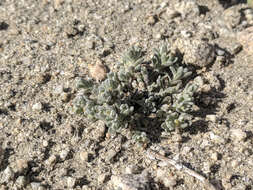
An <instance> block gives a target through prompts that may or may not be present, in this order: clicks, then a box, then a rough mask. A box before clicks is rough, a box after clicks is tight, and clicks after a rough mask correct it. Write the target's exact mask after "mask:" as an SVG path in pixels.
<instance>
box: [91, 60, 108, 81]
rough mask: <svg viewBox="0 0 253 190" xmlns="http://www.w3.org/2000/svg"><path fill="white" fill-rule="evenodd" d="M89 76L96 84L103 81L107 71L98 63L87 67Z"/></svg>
mask: <svg viewBox="0 0 253 190" xmlns="http://www.w3.org/2000/svg"><path fill="white" fill-rule="evenodd" d="M88 69H89V74H90V76H91V78H93V79H95V80H96V81H97V82H99V81H102V80H104V79H105V77H106V74H107V71H106V67H105V66H104V65H103V64H102V63H101V62H100V61H98V62H97V63H96V64H95V65H91V64H89V65H88Z"/></svg>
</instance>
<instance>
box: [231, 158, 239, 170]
mask: <svg viewBox="0 0 253 190" xmlns="http://www.w3.org/2000/svg"><path fill="white" fill-rule="evenodd" d="M240 163H241V161H240V160H237V159H236V160H232V161H231V166H232V167H233V168H237V167H238V166H239V164H240Z"/></svg>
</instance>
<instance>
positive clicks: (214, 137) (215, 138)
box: [210, 132, 225, 144]
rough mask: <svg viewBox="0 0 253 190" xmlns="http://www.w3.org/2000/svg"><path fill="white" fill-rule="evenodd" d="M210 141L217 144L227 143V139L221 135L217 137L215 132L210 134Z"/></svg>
mask: <svg viewBox="0 0 253 190" xmlns="http://www.w3.org/2000/svg"><path fill="white" fill-rule="evenodd" d="M210 139H211V140H212V141H214V142H215V143H217V144H223V143H225V139H224V138H222V137H220V136H219V135H215V134H214V133H213V132H210Z"/></svg>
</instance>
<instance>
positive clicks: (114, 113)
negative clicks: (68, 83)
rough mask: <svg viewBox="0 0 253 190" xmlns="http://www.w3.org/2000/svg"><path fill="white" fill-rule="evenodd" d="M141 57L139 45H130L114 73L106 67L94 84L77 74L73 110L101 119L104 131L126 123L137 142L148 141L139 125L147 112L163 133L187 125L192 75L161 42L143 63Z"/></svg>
mask: <svg viewBox="0 0 253 190" xmlns="http://www.w3.org/2000/svg"><path fill="white" fill-rule="evenodd" d="M143 56H144V54H143V52H142V50H141V49H140V48H138V47H133V48H131V49H130V50H129V51H128V52H127V53H126V54H125V55H124V56H123V60H122V62H121V63H119V64H118V65H117V72H113V71H110V72H109V73H108V75H107V78H106V79H105V80H104V81H102V82H100V83H98V82H96V81H94V80H92V79H81V78H78V79H77V88H78V89H80V91H79V93H78V95H77V96H76V98H75V100H74V108H75V111H76V112H77V113H83V114H84V115H85V116H86V117H87V118H88V119H90V120H92V121H95V120H103V121H104V122H105V123H106V125H107V126H108V128H109V130H110V131H119V130H120V129H122V128H125V127H131V129H133V131H134V135H133V137H134V138H135V139H136V140H137V141H141V142H143V141H147V140H148V138H147V135H146V132H145V130H142V129H143V128H147V127H148V126H145V119H148V118H150V117H151V116H152V117H155V118H156V119H157V121H158V122H157V123H158V124H159V125H160V126H161V127H162V128H163V129H164V130H165V131H167V132H170V131H173V130H175V129H176V130H179V129H181V128H185V127H187V126H188V125H190V124H191V119H192V116H191V114H190V113H191V111H192V106H193V105H194V92H195V91H196V90H197V86H196V85H195V84H193V83H190V82H189V80H188V78H189V76H190V75H191V74H192V73H191V72H190V71H188V69H187V68H185V67H183V66H182V65H181V64H180V63H178V59H177V57H175V56H174V55H173V54H172V53H171V52H170V50H169V49H168V48H167V46H166V45H164V46H162V47H161V48H160V49H155V50H154V55H153V57H152V59H151V60H149V61H145V62H144V57H143ZM147 131H148V129H147Z"/></svg>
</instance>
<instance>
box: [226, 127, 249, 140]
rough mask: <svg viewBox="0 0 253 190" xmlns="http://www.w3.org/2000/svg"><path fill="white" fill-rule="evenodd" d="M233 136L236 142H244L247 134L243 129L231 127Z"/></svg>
mask: <svg viewBox="0 0 253 190" xmlns="http://www.w3.org/2000/svg"><path fill="white" fill-rule="evenodd" d="M230 132H231V137H232V139H233V140H234V141H235V142H242V141H243V140H244V139H245V138H246V137H247V134H246V132H244V131H243V130H242V129H231V130H230Z"/></svg>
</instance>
